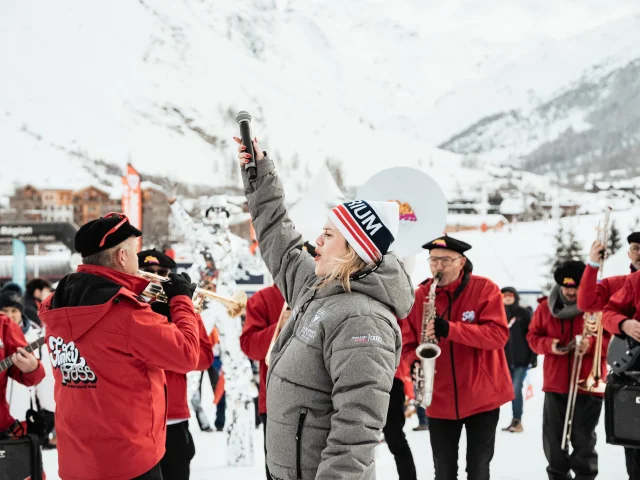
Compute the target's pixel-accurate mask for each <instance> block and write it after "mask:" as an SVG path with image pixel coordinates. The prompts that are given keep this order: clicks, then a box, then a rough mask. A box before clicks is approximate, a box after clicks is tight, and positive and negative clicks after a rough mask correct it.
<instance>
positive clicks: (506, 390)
mask: <svg viewBox="0 0 640 480" xmlns="http://www.w3.org/2000/svg"><path fill="white" fill-rule="evenodd" d="M423 248H425V249H426V250H429V252H430V256H429V265H430V267H431V273H432V274H433V275H434V276H435V275H436V274H438V273H439V274H440V280H439V281H438V286H437V288H436V301H435V303H436V305H435V306H436V316H435V320H434V321H433V322H432V323H430V324H429V325H428V327H427V329H426V336H427V338H428V339H434V338H437V339H438V341H439V347H440V349H441V353H440V356H438V357H437V358H436V364H435V370H436V373H435V379H434V383H433V399H432V402H431V405H430V406H429V407H428V408H427V416H428V418H429V432H430V435H431V448H432V451H433V463H434V467H435V478H436V480H455V479H457V478H458V444H459V442H460V435H461V433H462V427H463V426H464V427H465V428H466V430H467V478H468V479H469V480H488V479H489V467H490V463H491V459H492V458H493V452H494V446H495V436H496V428H497V425H498V418H499V416H500V406H501V405H503V404H505V403H507V402H509V401H511V400H513V398H514V394H513V387H512V384H511V377H510V375H509V368H508V367H507V361H506V358H505V354H504V346H505V345H506V343H507V340H508V338H509V328H508V326H507V319H506V316H505V311H504V307H503V306H502V295H501V293H500V289H499V288H498V286H497V285H496V284H495V283H493V282H492V281H491V280H488V279H486V278H482V277H477V276H475V275H472V274H471V272H472V270H473V267H472V265H471V262H470V261H469V259H467V257H466V256H465V255H464V253H465V252H466V251H467V250H469V249H470V248H471V245H469V244H467V243H465V242H462V241H459V240H456V239H454V238H452V237H448V236H443V237H440V238H438V239H436V240H433V241H431V242H429V243H427V244H426V245H424V246H423ZM432 282H433V280H427V281H426V282H424V283H423V284H421V285H420V288H418V290H416V301H415V303H414V305H413V309H412V310H411V313H410V315H409V317H408V318H407V319H406V320H405V321H403V322H400V324H401V326H402V337H403V341H404V345H403V347H402V356H403V360H405V361H407V363H409V364H412V371H414V369H415V366H416V365H420V360H419V359H418V357H417V354H416V348H417V347H418V345H419V344H420V343H421V331H422V320H423V309H424V308H426V304H425V299H426V298H427V295H428V292H429V290H430V288H431V284H432Z"/></svg>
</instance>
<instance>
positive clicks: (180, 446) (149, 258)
mask: <svg viewBox="0 0 640 480" xmlns="http://www.w3.org/2000/svg"><path fill="white" fill-rule="evenodd" d="M138 268H139V269H140V270H143V271H145V272H150V273H154V274H156V275H160V276H161V277H168V276H169V273H171V270H173V269H175V268H176V262H175V261H174V260H173V259H172V258H171V257H169V256H168V255H165V254H164V253H162V252H160V251H158V250H144V251H142V252H139V253H138ZM151 309H152V310H153V311H154V312H156V313H159V314H160V315H163V316H164V317H166V318H167V320H168V321H169V322H171V311H170V308H169V305H167V304H166V303H163V302H157V301H154V302H152V303H151ZM198 333H199V341H200V356H199V358H198V364H197V365H196V368H194V370H198V371H204V370H206V369H208V368H209V366H210V365H211V364H212V363H213V346H212V345H211V342H210V341H209V336H208V335H207V331H206V329H205V328H204V324H203V323H202V318H201V317H200V315H198ZM164 374H165V377H166V379H167V397H168V406H167V440H166V449H167V450H166V452H165V454H164V457H162V460H161V462H160V468H161V470H162V477H163V478H164V479H169V478H171V479H175V480H188V479H189V475H190V467H189V465H190V463H191V459H192V458H193V457H194V455H195V454H196V449H195V444H194V443H193V437H192V436H191V432H190V431H189V417H191V414H190V412H189V405H188V403H187V376H186V375H185V374H184V373H177V372H173V371H171V370H165V371H164Z"/></svg>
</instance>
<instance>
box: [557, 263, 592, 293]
mask: <svg viewBox="0 0 640 480" xmlns="http://www.w3.org/2000/svg"><path fill="white" fill-rule="evenodd" d="M584 269H585V264H584V263H583V262H581V261H579V260H569V261H568V262H565V263H563V264H562V265H560V266H559V267H558V268H557V269H556V271H555V273H554V274H553V278H554V280H555V281H556V283H557V284H558V285H560V286H561V287H568V288H578V286H579V285H580V279H581V278H582V274H583V272H584Z"/></svg>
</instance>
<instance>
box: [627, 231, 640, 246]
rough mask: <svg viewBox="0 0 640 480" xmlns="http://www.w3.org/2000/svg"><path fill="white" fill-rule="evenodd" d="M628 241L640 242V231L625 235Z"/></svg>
mask: <svg viewBox="0 0 640 480" xmlns="http://www.w3.org/2000/svg"><path fill="white" fill-rule="evenodd" d="M627 242H629V243H640V232H633V233H632V234H631V235H629V236H628V237H627Z"/></svg>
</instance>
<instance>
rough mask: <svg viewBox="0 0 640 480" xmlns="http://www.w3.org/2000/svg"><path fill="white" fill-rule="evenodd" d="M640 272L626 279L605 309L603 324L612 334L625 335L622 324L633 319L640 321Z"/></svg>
mask: <svg viewBox="0 0 640 480" xmlns="http://www.w3.org/2000/svg"><path fill="white" fill-rule="evenodd" d="M639 275H640V272H636V273H632V274H631V275H627V276H626V277H625V282H624V285H623V286H622V288H621V289H620V290H618V291H617V292H616V293H615V294H614V295H613V297H611V300H609V303H608V304H607V306H606V307H605V309H604V312H603V314H602V324H603V325H604V326H605V328H607V330H609V331H610V332H611V333H613V334H616V335H624V333H623V332H621V331H620V324H621V323H622V322H624V321H625V320H628V319H630V318H633V319H635V320H639V321H640V276H639Z"/></svg>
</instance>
